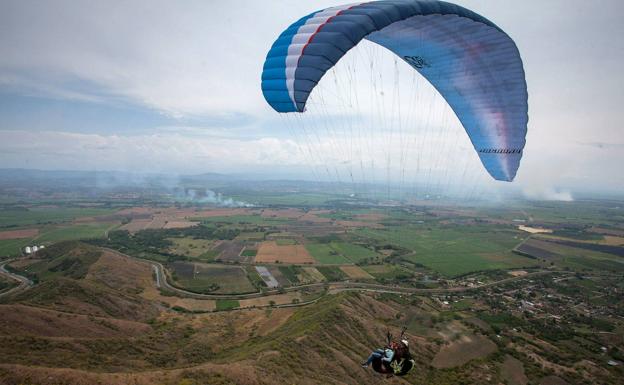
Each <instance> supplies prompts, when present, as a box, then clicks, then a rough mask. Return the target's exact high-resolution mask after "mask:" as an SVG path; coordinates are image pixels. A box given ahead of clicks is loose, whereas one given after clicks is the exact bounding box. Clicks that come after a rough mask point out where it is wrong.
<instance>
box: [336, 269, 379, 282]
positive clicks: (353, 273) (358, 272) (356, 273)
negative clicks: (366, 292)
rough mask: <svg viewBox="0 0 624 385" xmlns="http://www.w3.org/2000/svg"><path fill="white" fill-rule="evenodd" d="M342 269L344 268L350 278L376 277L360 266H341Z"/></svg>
mask: <svg viewBox="0 0 624 385" xmlns="http://www.w3.org/2000/svg"><path fill="white" fill-rule="evenodd" d="M340 270H342V271H343V272H344V273H345V274H346V275H347V276H348V277H349V278H355V279H375V278H374V277H373V276H372V275H370V274H368V273H367V272H366V271H365V270H363V269H362V268H361V267H359V266H340Z"/></svg>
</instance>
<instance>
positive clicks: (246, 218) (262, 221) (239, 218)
mask: <svg viewBox="0 0 624 385" xmlns="http://www.w3.org/2000/svg"><path fill="white" fill-rule="evenodd" d="M191 220H194V221H196V220H198V221H201V222H203V223H231V224H252V225H256V226H273V225H278V224H282V223H286V222H288V221H289V219H288V218H281V217H274V218H273V217H271V218H267V217H263V216H261V215H231V216H225V217H194V218H191Z"/></svg>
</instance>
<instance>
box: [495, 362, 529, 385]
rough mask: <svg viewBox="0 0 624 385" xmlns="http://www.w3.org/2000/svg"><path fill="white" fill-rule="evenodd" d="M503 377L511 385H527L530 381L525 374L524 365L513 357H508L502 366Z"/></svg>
mask: <svg viewBox="0 0 624 385" xmlns="http://www.w3.org/2000/svg"><path fill="white" fill-rule="evenodd" d="M500 372H501V376H502V377H503V379H504V380H505V381H507V384H509V385H526V384H527V383H528V382H529V379H528V378H527V376H526V375H525V374H524V365H523V364H522V362H521V361H520V360H518V359H516V358H514V357H513V356H510V355H507V356H506V357H505V361H503V363H502V364H501V366H500Z"/></svg>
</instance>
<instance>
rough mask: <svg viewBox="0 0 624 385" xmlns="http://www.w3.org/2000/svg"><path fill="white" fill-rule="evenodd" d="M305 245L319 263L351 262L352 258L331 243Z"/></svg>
mask: <svg viewBox="0 0 624 385" xmlns="http://www.w3.org/2000/svg"><path fill="white" fill-rule="evenodd" d="M305 247H306V249H307V250H308V252H309V253H310V254H311V255H312V257H314V259H315V260H316V261H317V262H318V263H321V264H325V265H332V264H343V263H351V261H350V260H348V259H347V258H345V257H344V256H343V255H341V254H339V253H338V252H337V251H336V250H335V249H334V248H333V247H331V245H330V244H329V243H309V244H306V245H305Z"/></svg>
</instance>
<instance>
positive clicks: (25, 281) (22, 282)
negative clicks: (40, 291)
mask: <svg viewBox="0 0 624 385" xmlns="http://www.w3.org/2000/svg"><path fill="white" fill-rule="evenodd" d="M12 261H13V260H8V261H4V262H2V263H0V274H1V275H4V276H6V277H9V278H11V279H13V280H15V281H18V282H19V285H17V286H15V287H13V288H11V289H9V290H7V291H4V292H2V293H0V297H3V296H6V295H9V294H11V293H15V292H18V291H21V290H25V289H27V288H29V287H31V286H32V285H33V282H32V281H31V280H30V279H29V278H26V277H23V276H21V275H18V274H14V273H11V272H10V271H8V270H7V269H6V268H5V267H4V266H5V265H6V264H7V263H9V262H12Z"/></svg>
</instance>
